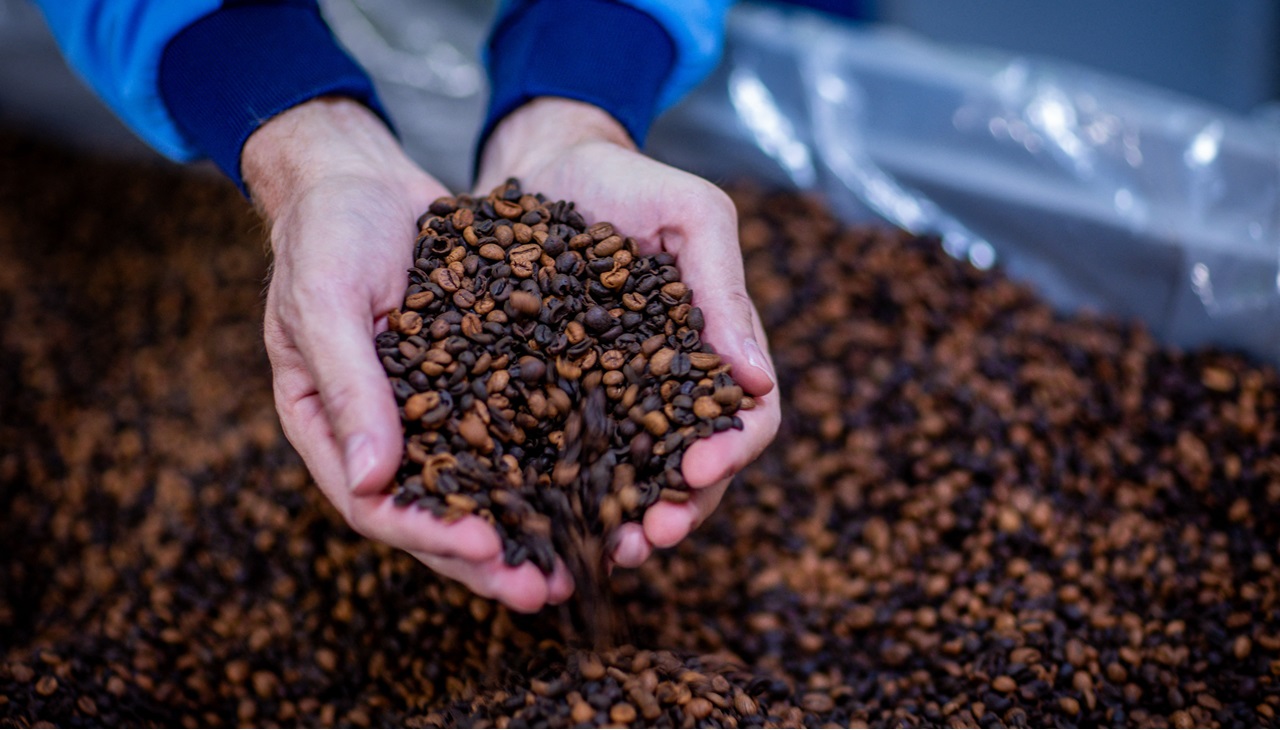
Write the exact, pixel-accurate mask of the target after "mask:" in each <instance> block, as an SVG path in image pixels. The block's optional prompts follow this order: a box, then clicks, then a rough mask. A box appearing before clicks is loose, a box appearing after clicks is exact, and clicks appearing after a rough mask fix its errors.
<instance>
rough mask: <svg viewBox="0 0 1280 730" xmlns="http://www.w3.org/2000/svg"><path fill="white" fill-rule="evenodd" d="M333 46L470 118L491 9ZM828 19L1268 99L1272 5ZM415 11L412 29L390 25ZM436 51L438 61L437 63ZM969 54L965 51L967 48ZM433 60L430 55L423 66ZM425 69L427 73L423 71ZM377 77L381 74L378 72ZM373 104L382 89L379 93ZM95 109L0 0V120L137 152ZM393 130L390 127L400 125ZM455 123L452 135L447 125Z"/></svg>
mask: <svg viewBox="0 0 1280 730" xmlns="http://www.w3.org/2000/svg"><path fill="white" fill-rule="evenodd" d="M321 4H322V6H324V9H325V12H326V13H327V15H328V16H329V18H330V21H331V23H332V24H333V25H334V27H335V28H336V30H337V32H338V33H339V35H341V36H342V37H343V40H344V41H345V42H347V44H348V46H349V47H352V48H353V50H354V51H356V52H357V55H360V52H361V51H363V52H364V55H365V57H364V58H362V61H364V62H365V63H366V65H370V63H371V62H372V67H373V70H374V72H375V75H377V76H379V80H380V82H381V84H382V86H383V87H384V88H385V87H388V86H392V87H394V86H397V85H398V86H408V87H409V88H414V87H415V82H414V81H413V79H412V76H413V73H412V72H413V71H415V70H416V71H425V72H426V73H424V74H421V76H422V77H425V78H427V79H430V78H432V77H433V76H434V77H436V79H437V80H439V79H440V77H441V76H442V75H443V74H447V73H449V72H450V71H452V72H453V73H454V74H455V76H454V78H453V79H452V80H451V81H449V82H446V81H441V82H440V83H439V84H438V85H435V86H433V85H431V84H430V82H429V81H421V80H419V81H418V82H417V86H418V88H423V89H424V90H425V91H428V92H439V91H442V90H443V88H444V86H445V85H446V84H449V89H448V91H449V93H447V94H444V96H445V97H446V98H449V99H459V100H462V99H465V100H468V101H467V102H466V103H459V104H458V105H457V108H450V109H449V110H448V112H449V114H451V115H452V114H456V113H463V114H470V115H472V116H476V115H478V114H479V112H478V111H476V108H478V107H479V106H480V105H481V104H482V103H483V98H484V78H483V74H482V73H473V72H472V71H470V70H466V71H461V72H458V70H457V68H456V67H455V68H452V69H449V68H448V67H449V66H450V65H451V64H459V65H460V64H472V63H476V61H477V58H478V50H479V45H480V43H481V42H482V39H483V37H484V33H485V30H486V29H487V24H488V22H489V20H490V18H491V17H492V13H493V8H494V6H495V5H496V3H495V2H494V1H493V0H469V1H468V0H464V1H462V2H459V1H458V0H392V1H388V0H323V1H322V3H321ZM790 4H791V5H795V6H801V7H803V6H808V7H809V8H812V9H816V10H818V11H821V12H824V13H825V14H827V15H829V16H830V17H831V19H832V22H841V21H842V20H846V19H852V20H855V21H859V22H870V23H878V24H884V25H889V26H893V27H895V28H900V29H904V30H907V31H910V32H912V33H916V34H919V35H920V36H921V37H924V38H927V39H930V40H933V41H938V42H942V43H948V44H962V45H966V46H981V47H986V48H989V49H995V50H1000V51H1008V52H1013V53H1018V54H1034V55H1039V56H1049V57H1054V58H1057V59H1062V60H1066V61H1070V62H1074V63H1080V64H1084V65H1088V66H1090V67H1093V68H1096V69H1099V70H1102V71H1106V72H1108V73H1113V74H1116V75H1118V76H1122V77H1126V78H1130V79H1134V80H1137V81H1142V82H1145V83H1149V84H1152V85H1154V86H1158V87H1160V88H1164V89H1168V90H1171V91H1174V92H1178V93H1182V94H1187V95H1189V96H1192V97H1195V98H1197V99H1200V100H1203V101H1205V102H1208V103H1211V104H1215V105H1219V106H1222V107H1224V108H1226V109H1229V110H1232V111H1234V112H1239V113H1246V112H1252V111H1255V110H1258V109H1261V108H1265V107H1266V106H1267V105H1268V104H1269V103H1271V102H1273V101H1274V100H1275V99H1277V98H1280V5H1277V4H1276V3H1274V2H1271V1H1270V0H1126V2H1123V3H1117V2H1113V1H1112V0H1074V1H1073V2H1070V3H1063V2H1059V1H1058V0H959V1H956V0H795V2H793V3H790ZM404 7H408V8H411V9H413V8H416V10H415V12H413V13H411V15H412V22H409V23H405V24H401V23H396V22H395V19H396V17H397V15H398V13H399V11H401V10H402V9H403V8H404ZM372 34H385V38H384V39H385V40H391V41H392V42H394V43H397V44H399V50H402V51H404V52H406V53H414V52H415V51H416V52H418V53H420V54H425V55H426V56H427V58H426V59H425V60H421V64H420V65H417V66H415V64H404V65H405V66H407V68H404V67H399V68H397V67H396V66H397V63H396V62H403V61H404V60H405V59H403V58H387V57H386V55H385V54H384V55H383V56H381V57H379V56H377V55H376V51H375V49H374V46H375V43H374V42H373V41H375V40H376V39H375V38H373V37H371V35H372ZM441 42H443V44H444V45H443V49H444V52H443V53H441V52H440V51H439V50H433V49H441V48H442V46H441ZM974 50H975V52H976V51H977V49H974ZM432 53H435V54H436V55H437V56H442V57H438V58H431V57H430V56H431V54H432ZM433 66H434V69H435V71H434V72H433V71H432V70H431V68H432V67H433ZM379 72H381V73H379ZM384 93H385V92H384ZM104 112H105V110H104V109H103V108H102V105H101V104H99V103H98V102H97V101H96V99H95V97H93V96H92V95H91V94H90V93H88V91H87V90H86V89H85V88H84V87H83V85H81V84H80V83H79V82H78V81H77V80H76V79H75V78H74V76H73V75H72V74H71V73H70V72H69V71H68V69H67V68H66V65H65V64H63V63H62V61H61V58H60V57H59V56H58V53H57V47H56V46H55V45H54V44H53V41H52V38H50V36H49V35H48V32H47V30H46V29H45V27H44V23H43V21H42V19H41V18H40V14H39V12H38V11H37V10H36V9H35V6H34V5H33V4H31V3H30V2H28V0H0V119H3V120H4V121H5V122H7V123H9V124H20V125H23V126H28V127H31V128H34V129H37V130H42V131H44V132H46V133H48V134H52V135H57V136H60V137H65V138H67V139H69V140H72V141H75V142H79V143H84V144H90V145H98V146H100V147H102V148H104V149H106V150H111V151H118V152H129V153H135V154H139V153H144V152H145V150H146V148H145V146H142V145H140V144H136V140H134V139H133V136H132V135H131V134H129V133H128V132H127V131H126V130H125V129H124V128H123V127H122V126H121V125H120V124H119V123H118V122H116V121H115V119H114V117H112V116H111V115H110V114H109V113H104ZM404 123H406V122H405V121H403V120H402V121H401V124H404ZM459 126H462V125H459Z"/></svg>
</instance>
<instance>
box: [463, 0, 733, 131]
mask: <svg viewBox="0 0 1280 730" xmlns="http://www.w3.org/2000/svg"><path fill="white" fill-rule="evenodd" d="M730 4H731V0H625V1H622V0H516V1H515V2H509V3H507V5H506V6H504V8H503V10H502V12H501V14H500V17H499V20H498V22H497V23H496V24H495V25H494V30H493V32H492V34H491V35H490V38H489V42H488V44H487V45H486V48H485V51H486V54H485V55H486V62H487V66H488V70H489V80H490V85H491V86H492V96H491V98H490V100H489V112H488V114H487V116H486V119H485V124H484V128H483V130H482V131H481V135H480V145H481V148H483V144H484V141H485V140H486V139H487V138H488V135H489V133H490V132H492V131H493V128H494V126H496V125H497V123H498V122H499V121H501V120H502V118H503V117H504V116H506V115H507V114H508V113H510V112H511V111H513V110H514V109H515V108H516V107H518V106H520V105H521V104H523V103H524V102H526V101H529V100H530V99H533V98H534V97H537V96H561V97H566V98H570V99H577V100H579V101H585V102H588V103H591V104H594V105H596V106H599V107H601V108H602V109H604V110H605V111H607V112H609V113H610V114H611V115H613V117H614V118H615V119H617V120H618V121H619V122H620V123H621V124H622V126H623V127H624V128H626V130H627V132H628V133H629V134H630V135H631V137H632V138H633V139H634V140H635V141H636V143H637V144H640V143H643V141H644V138H645V135H646V134H647V132H648V130H649V125H650V124H651V123H652V122H653V120H654V118H655V117H657V115H658V114H659V113H661V112H662V111H663V110H665V109H666V108H668V107H669V106H671V105H672V104H674V103H675V102H676V101H678V100H679V99H680V97H681V96H683V95H684V94H685V93H686V92H688V91H689V89H691V88H692V87H693V86H694V85H695V84H697V83H698V82H699V81H701V80H702V79H703V77H705V76H706V74H707V73H708V72H710V71H711V69H712V68H713V67H714V66H715V64H716V62H717V61H718V60H719V57H720V52H721V49H722V47H723V41H724V17H725V14H726V13H727V12H728V8H729V6H730Z"/></svg>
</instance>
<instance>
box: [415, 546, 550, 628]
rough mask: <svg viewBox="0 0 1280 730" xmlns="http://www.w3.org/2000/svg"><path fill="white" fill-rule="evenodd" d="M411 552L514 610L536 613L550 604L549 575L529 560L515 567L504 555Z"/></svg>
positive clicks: (428, 563)
mask: <svg viewBox="0 0 1280 730" xmlns="http://www.w3.org/2000/svg"><path fill="white" fill-rule="evenodd" d="M412 555H413V557H415V558H417V559H418V560H420V561H421V562H422V563H423V564H425V565H426V566H427V567H429V568H431V569H432V570H434V571H436V572H437V573H439V574H441V575H445V576H448V577H450V578H453V579H454V580H457V581H459V582H461V583H462V584H463V585H465V586H467V587H468V588H470V589H471V590H472V591H474V592H475V593H476V594H478V595H481V596H483V597H485V598H492V599H494V600H496V601H500V602H502V603H503V604H505V605H506V606H507V607H508V608H510V609H512V610H513V611H518V612H520V613H533V612H535V611H537V610H539V609H541V608H542V607H543V606H545V605H546V604H547V599H548V597H549V595H550V591H549V589H548V585H547V576H545V575H543V574H542V571H541V570H539V569H538V567H537V566H535V565H534V564H533V563H530V562H525V563H522V564H520V565H518V566H515V567H512V566H510V565H507V564H506V562H504V560H503V557H502V556H501V555H497V556H495V557H493V558H490V559H488V560H485V561H480V562H473V561H468V560H463V559H461V558H447V557H442V556H440V555H434V554H431V553H418V552H414V553H412ZM561 590H563V588H561Z"/></svg>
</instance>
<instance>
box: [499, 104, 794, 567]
mask: <svg viewBox="0 0 1280 730" xmlns="http://www.w3.org/2000/svg"><path fill="white" fill-rule="evenodd" d="M509 177H517V178H519V179H520V182H521V185H522V187H523V188H524V189H525V190H527V191H530V192H539V193H544V194H546V195H547V196H548V197H549V198H552V199H556V200H571V201H574V202H575V203H577V206H578V210H579V211H580V212H581V213H582V214H583V216H584V217H585V218H586V219H587V222H588V223H592V222H596V221H601V220H607V221H609V222H611V223H613V224H614V226H615V227H616V228H617V229H618V230H619V231H621V232H622V233H624V234H625V235H628V236H631V237H632V238H634V239H635V240H636V242H637V244H638V246H639V248H640V251H641V253H646V254H651V253H656V252H658V251H668V252H670V253H672V254H674V255H675V257H676V263H677V265H678V266H679V267H680V271H681V276H682V278H683V280H684V281H685V283H687V284H688V285H689V286H690V288H692V289H693V292H694V299H693V304H694V306H697V307H699V308H701V309H702V312H703V315H704V318H705V321H706V328H705V330H704V331H703V339H704V341H706V342H708V343H710V344H711V345H712V346H714V347H715V349H716V351H717V352H718V353H720V355H721V356H722V357H723V358H725V359H726V360H727V361H728V362H729V363H731V364H732V365H733V376H734V378H735V379H736V380H737V381H738V383H739V384H741V385H742V387H743V389H744V390H745V391H746V392H747V393H748V394H750V395H751V396H753V397H754V398H755V401H756V406H755V408H753V409H751V410H749V411H741V412H740V413H739V415H740V416H741V418H742V423H743V428H742V430H740V431H739V430H729V431H723V432H721V433H718V434H716V435H714V436H712V437H710V438H707V439H703V440H700V441H697V442H695V443H694V444H693V445H692V446H690V447H689V450H688V451H687V452H686V453H685V456H684V463H683V475H684V478H685V481H686V482H687V483H688V484H689V486H690V487H691V488H693V496H692V498H691V499H690V500H689V501H688V502H686V503H684V504H674V503H671V502H659V503H657V504H655V505H653V506H652V507H650V508H649V510H648V511H647V512H646V513H645V517H644V523H643V525H642V526H641V525H635V524H632V525H624V526H623V529H622V531H621V533H620V534H619V539H618V547H617V549H616V550H615V552H614V554H613V560H614V562H616V563H617V564H619V565H623V566H635V565H639V564H640V563H641V562H643V561H644V560H645V559H646V558H647V557H648V556H649V554H650V552H651V551H652V549H653V548H654V547H668V546H671V545H674V544H676V543H678V542H679V541H680V540H682V539H684V537H685V536H686V535H688V534H689V532H690V531H691V530H693V529H694V528H695V527H697V525H698V524H700V523H701V522H702V520H704V519H705V518H706V517H707V515H709V514H710V513H711V512H712V511H713V510H714V509H715V507H716V505H717V504H719V502H720V498H721V497H722V496H723V494H724V490H725V488H726V487H727V486H728V484H729V481H730V479H731V478H732V477H733V475H734V474H736V473H737V472H738V471H740V470H741V469H742V468H744V467H745V466H746V465H747V464H749V463H751V462H752V461H753V460H754V459H755V458H756V457H757V456H758V455H759V454H760V452H761V451H763V450H764V448H765V447H766V446H768V445H769V442H770V441H772V440H773V437H774V435H775V434H776V433H777V430H778V423H779V420H780V411H779V402H778V393H777V390H776V388H775V385H774V384H775V382H776V375H775V374H774V369H773V363H772V360H771V359H770V357H769V355H768V347H767V343H766V339H765V333H764V330H763V328H762V327H761V324H760V317H759V315H758V314H757V312H756V309H755V306H754V305H753V304H752V302H751V299H750V297H749V296H748V295H747V291H746V284H745V279H744V275H743V269H742V253H741V250H740V249H739V246H738V228H737V211H736V210H735V208H734V206H733V202H732V201H731V200H730V199H729V197H728V196H727V195H725V193H724V192H723V191H722V190H720V189H719V188H717V187H716V186H715V185H712V184H711V183H709V182H707V181H706V180H703V179H701V178H699V177H696V176H694V175H690V174H689V173H686V172H682V171H680V170H677V169H675V168H673V167H670V166H668V165H664V164H662V163H659V162H657V161H655V160H653V159H651V158H649V157H646V156H644V155H642V154H640V153H639V152H637V151H636V149H635V146H634V144H633V143H632V142H631V139H630V137H629V136H628V135H627V133H626V131H625V130H624V129H623V128H622V127H621V125H619V124H618V123H617V122H616V121H615V120H614V119H613V118H612V117H610V116H609V115H608V114H606V113H605V112H603V111H601V110H600V109H598V108H596V107H594V106H590V105H588V104H583V103H580V102H576V101H570V100H567V99H558V98H550V97H544V98H541V99H536V100H534V101H532V102H530V103H528V104H526V105H524V106H523V107H521V108H519V109H517V110H516V111H514V112H512V113H511V114H510V115H509V116H507V117H506V118H505V119H504V120H503V121H502V122H501V123H500V124H499V125H498V127H497V128H496V129H495V130H494V132H493V134H492V135H491V136H490V138H489V140H488V142H487V143H486V145H485V150H484V153H483V155H482V158H481V164H480V175H479V178H478V182H477V185H476V189H477V191H478V192H482V193H484V192H488V191H489V190H490V189H492V188H494V187H495V186H497V185H500V184H502V183H503V182H504V181H505V180H506V179H507V178H509Z"/></svg>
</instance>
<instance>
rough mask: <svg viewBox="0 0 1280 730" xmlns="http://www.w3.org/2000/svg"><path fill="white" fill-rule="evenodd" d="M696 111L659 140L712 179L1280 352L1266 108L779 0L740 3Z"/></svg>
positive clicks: (1186, 338)
mask: <svg viewBox="0 0 1280 730" xmlns="http://www.w3.org/2000/svg"><path fill="white" fill-rule="evenodd" d="M725 107H727V109H725ZM717 110H719V111H718V112H717ZM676 116H677V117H681V118H678V119H676V120H673V123H674V124H675V125H676V127H677V128H676V129H673V130H667V129H666V128H662V129H660V130H658V132H660V133H663V134H662V136H661V139H660V140H655V146H657V147H660V148H661V149H662V152H663V154H664V156H666V157H669V158H672V159H677V160H681V161H682V162H683V161H685V160H688V161H689V162H691V163H692V164H693V165H694V166H695V167H696V168H698V169H699V171H701V172H703V173H704V174H709V175H712V176H714V177H718V178H725V177H732V176H734V175H736V174H739V173H740V172H741V170H740V169H739V168H742V167H745V168H747V170H746V171H747V173H748V174H752V175H753V176H756V177H764V178H766V179H769V180H772V181H774V182H779V181H785V182H787V183H789V184H791V185H793V186H795V187H799V188H804V189H817V190H820V191H822V192H823V193H824V194H825V195H826V197H827V198H828V199H829V200H830V201H831V202H832V204H833V205H835V206H836V208H837V210H838V211H840V212H842V213H843V214H844V215H845V216H846V217H853V218H856V217H860V216H864V215H866V213H867V211H868V210H869V211H872V212H874V213H875V214H877V215H879V216H881V217H883V218H884V219H886V220H888V221H890V222H892V223H894V224H897V225H900V226H902V227H904V228H907V229H909V230H912V231H918V232H924V231H933V232H938V233H941V234H943V236H944V245H945V246H946V248H947V250H948V251H949V252H950V253H952V254H953V255H955V256H957V257H965V258H968V259H969V260H971V261H972V262H973V263H975V264H976V265H979V266H990V265H992V264H993V263H994V262H995V261H996V260H997V259H998V260H1000V262H1001V263H1002V265H1004V266H1005V267H1006V268H1007V269H1008V271H1009V272H1010V273H1011V274H1012V275H1013V276H1015V277H1017V278H1020V279H1022V280H1025V281H1029V282H1031V283H1032V284H1033V285H1035V286H1036V288H1037V289H1038V290H1039V291H1040V292H1041V293H1042V294H1044V295H1045V296H1046V297H1048V298H1049V299H1050V300H1051V301H1053V302H1054V303H1055V304H1057V305H1058V306H1060V307H1062V308H1064V309H1069V310H1070V309H1076V308H1079V307H1089V308H1092V309H1096V310H1100V311H1104V312H1108V313H1112V314H1116V315H1120V316H1124V317H1138V318H1140V319H1141V320H1143V321H1144V322H1146V323H1147V325H1148V326H1149V327H1151V328H1152V330H1153V331H1154V332H1155V333H1156V334H1157V335H1158V336H1160V337H1161V338H1162V339H1164V340H1165V341H1167V342H1171V343H1174V344H1178V345H1201V344H1215V345H1221V346H1226V347H1231V348H1240V349H1244V350H1246V351H1249V352H1251V353H1253V354H1254V355H1257V356H1261V357H1264V358H1267V359H1269V360H1271V361H1272V362H1280V316H1278V315H1280V231H1278V230H1277V218H1278V217H1280V205H1278V204H1280V190H1278V188H1280V175H1278V172H1280V164H1278V163H1280V157H1278V155H1277V150H1280V129H1278V128H1277V127H1276V126H1274V125H1272V124H1269V123H1267V122H1266V121H1264V120H1262V119H1260V118H1244V117H1240V116H1237V115H1232V114H1230V113H1227V112H1224V111H1222V110H1219V109H1215V108H1211V107H1209V106H1207V105H1203V104H1200V103H1198V102H1195V101H1193V100H1190V99H1187V98H1184V97H1180V96H1176V95H1172V94H1168V93H1165V92H1162V91H1159V90H1157V89H1153V88H1150V87H1145V86H1142V85H1138V84H1134V83H1130V82H1127V81H1124V80H1122V79H1117V78H1115V77H1111V76H1107V75H1104V74H1100V73H1097V72H1093V71H1089V70H1085V69H1082V68H1078V67H1074V66H1071V65H1069V64H1064V63H1061V62H1054V61H1048V60H1042V59H1031V58H1025V57H1015V56H1010V55H1003V54H996V53H990V52H982V51H979V50H974V49H965V50H957V49H951V48H946V47H942V46H939V45H936V44H932V43H928V42H925V41H922V40H919V39H915V38H912V37H910V36H907V35H904V34H902V33H899V32H894V31H892V30H886V29H883V28H881V29H876V28H867V27H858V26H854V25H851V24H841V23H835V22H832V21H830V20H828V19H825V18H822V17H820V16H816V15H813V14H809V13H799V12H783V11H779V10H776V9H770V8H762V7H742V8H739V9H738V10H737V11H736V12H735V14H734V15H733V17H732V20H731V25H730V32H729V46H728V49H727V51H726V57H725V64H724V65H723V66H722V67H721V69H720V70H719V71H718V72H717V75H716V77H715V78H714V79H713V81H712V82H711V83H710V84H708V85H707V86H706V87H704V88H703V89H701V90H700V91H699V92H698V96H697V97H695V98H694V99H691V100H690V102H689V104H688V105H686V108H684V109H681V110H679V113H678V114H677V115H676ZM699 128H701V130H699ZM730 130H734V131H730ZM668 131H672V132H674V134H672V135H670V137H669V136H667V135H666V134H665V133H666V132H668ZM700 132H701V133H705V134H707V135H709V136H705V137H703V138H698V135H699V133H700ZM726 132H728V134H725V133H726ZM717 136H719V137H723V138H722V139H716V137H717ZM681 137H684V138H685V139H684V141H683V142H681V141H680V138H681ZM671 138H675V139H671ZM748 147H754V150H753V151H751V152H747V153H742V150H744V149H746V148H748ZM698 149H702V150H714V151H715V153H720V152H722V151H724V152H727V153H728V154H724V155H718V154H706V153H703V154H699V153H698V152H697V150H698Z"/></svg>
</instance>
